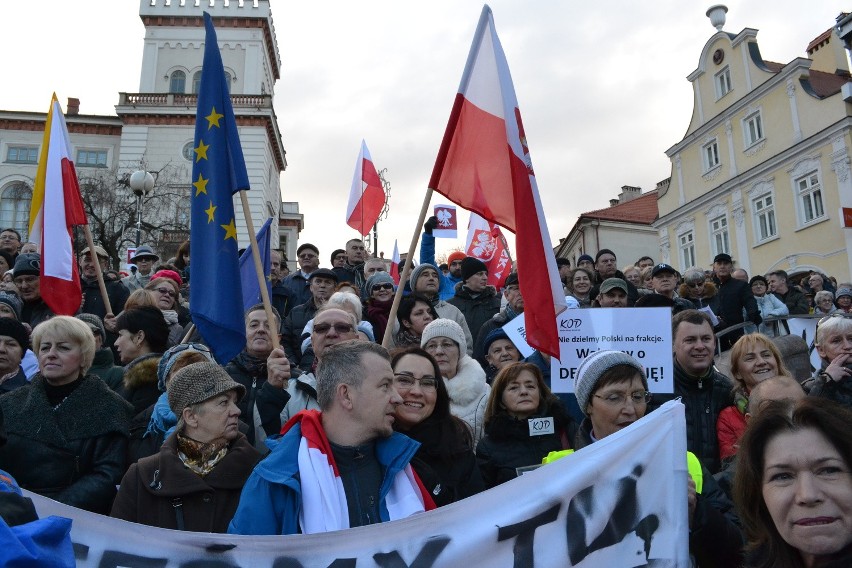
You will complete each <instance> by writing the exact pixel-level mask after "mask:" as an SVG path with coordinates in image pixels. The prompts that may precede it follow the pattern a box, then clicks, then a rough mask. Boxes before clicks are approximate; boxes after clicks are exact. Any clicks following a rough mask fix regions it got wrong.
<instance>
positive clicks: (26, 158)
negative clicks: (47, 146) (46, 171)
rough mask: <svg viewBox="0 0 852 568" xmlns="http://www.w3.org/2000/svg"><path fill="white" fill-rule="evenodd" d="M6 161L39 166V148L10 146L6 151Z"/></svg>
mask: <svg viewBox="0 0 852 568" xmlns="http://www.w3.org/2000/svg"><path fill="white" fill-rule="evenodd" d="M6 161H7V162H12V163H15V164H37V163H38V147H36V146H9V148H8V149H7V150H6Z"/></svg>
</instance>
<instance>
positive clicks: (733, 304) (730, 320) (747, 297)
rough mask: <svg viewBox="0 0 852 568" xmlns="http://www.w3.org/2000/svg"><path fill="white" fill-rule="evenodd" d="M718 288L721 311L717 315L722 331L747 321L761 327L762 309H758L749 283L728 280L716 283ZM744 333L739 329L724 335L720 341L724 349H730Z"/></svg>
mask: <svg viewBox="0 0 852 568" xmlns="http://www.w3.org/2000/svg"><path fill="white" fill-rule="evenodd" d="M716 286H717V287H718V290H719V291H718V293H717V294H716V298H718V309H719V311H718V312H716V315H717V316H718V317H719V319H720V320H721V321H720V322H719V328H720V329H724V328H726V327H730V326H732V325H737V324H738V323H743V322H744V321H746V319H748V321H750V322H752V323H753V324H754V325H760V324H761V323H762V322H763V318H762V317H760V309H759V308H758V307H757V301H756V300H755V299H754V295H753V294H752V293H751V286H749V284H748V282H744V281H742V280H737V279H736V278H728V279H727V280H726V281H725V282H719V281H716ZM743 310H745V314H746V318H745V319H744V318H743ZM744 333H745V331H744V330H742V329H739V330H736V331H732V332H730V333H727V334H725V335H723V336H722V338H721V339H720V342H721V345H722V349H723V350H726V349H730V347H731V346H732V345H733V344H734V343H736V341H737V339H739V338H740V337H742V336H743V334H744Z"/></svg>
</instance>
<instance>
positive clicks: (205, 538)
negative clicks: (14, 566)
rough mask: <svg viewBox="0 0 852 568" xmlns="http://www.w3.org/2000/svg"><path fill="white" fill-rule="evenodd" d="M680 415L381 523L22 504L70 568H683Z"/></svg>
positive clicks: (670, 410) (664, 412)
mask: <svg viewBox="0 0 852 568" xmlns="http://www.w3.org/2000/svg"><path fill="white" fill-rule="evenodd" d="M686 486H687V464H686V434H685V423H684V418H683V405H682V404H681V403H679V402H677V401H670V402H668V403H666V404H665V405H663V406H662V407H661V408H660V409H659V410H657V411H655V412H652V413H651V414H649V415H648V416H646V417H645V418H643V419H641V420H639V421H637V422H636V423H634V424H632V425H630V426H629V427H627V428H625V429H623V430H621V431H619V432H616V433H614V434H611V435H610V436H607V437H606V438H604V439H602V440H600V441H598V442H595V443H594V444H592V445H590V446H588V447H586V448H583V449H582V450H579V451H577V452H575V453H573V454H572V455H569V456H567V457H565V458H563V459H560V460H557V461H555V462H553V463H549V464H547V465H545V466H542V467H540V468H538V469H536V470H535V471H531V472H529V473H526V474H525V475H523V476H522V477H520V478H518V479H514V480H512V481H509V482H507V483H504V484H502V485H500V486H498V487H495V488H494V489H490V490H488V491H485V492H483V493H479V494H478V495H474V496H472V497H468V498H467V499H464V500H462V501H459V502H457V503H454V504H452V505H448V506H446V507H441V508H440V509H436V510H434V511H429V512H428V513H421V514H417V515H414V516H411V517H408V518H407V519H402V520H399V521H393V522H391V523H385V524H382V525H371V526H366V527H360V528H354V529H348V530H344V531H338V532H333V533H323V534H313V535H292V536H235V535H223V534H207V533H192V532H179V531H173V530H168V529H159V528H153V527H147V526H143V525H138V524H135V523H129V522H126V521H120V520H117V519H111V518H109V517H105V516H103V515H97V514H94V513H89V512H87V511H83V510H81V509H77V508H74V507H69V506H67V505H62V504H60V503H57V502H56V501H52V500H50V499H47V498H45V497H40V496H38V495H35V494H32V493H27V496H29V497H32V499H33V501H34V503H35V506H36V509H37V511H38V513H39V515H40V516H41V517H46V516H48V515H57V516H61V517H68V518H71V519H73V524H72V528H71V539H72V541H73V542H74V552H75V555H76V560H77V566H81V567H86V566H92V567H95V566H96V567H99V568H107V567H109V568H114V567H118V566H148V567H157V568H177V567H189V566H222V567H231V566H245V567H248V566H251V567H252V568H273V567H285V566H286V567H288V568H302V567H304V568H308V567H312V568H329V567H334V568H357V567H359V566H377V567H384V568H392V567H398V566H399V567H401V566H412V567H414V566H417V567H420V568H427V567H435V568H440V567H458V566H515V567H519V568H520V567H524V568H526V567H546V568H549V567H554V568H555V567H559V568H562V567H565V566H575V567H580V568H596V567H600V566H689V555H688V542H689V522H688V519H687V502H686V499H687V487H686Z"/></svg>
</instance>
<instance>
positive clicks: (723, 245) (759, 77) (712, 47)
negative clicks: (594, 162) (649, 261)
mask: <svg viewBox="0 0 852 568" xmlns="http://www.w3.org/2000/svg"><path fill="white" fill-rule="evenodd" d="M708 15H710V13H709V11H708ZM723 23H724V22H722V24H723ZM714 25H716V27H717V30H718V31H717V33H716V34H715V35H713V36H712V37H711V38H710V39H709V40H708V41H707V43H706V44H705V45H704V48H703V49H702V51H701V55H700V58H699V62H698V68H697V69H696V70H695V71H693V72H692V73H691V74H690V75H689V76H688V77H687V78H688V80H689V81H690V82H691V83H692V86H693V92H694V97H695V98H694V101H695V102H694V108H693V113H692V117H691V120H690V123H689V128H688V129H687V132H686V135H685V136H684V137H683V139H682V140H680V141H679V142H677V143H676V144H675V145H673V146H672V147H671V148H669V149H668V150H667V151H666V154H667V155H668V156H669V158H670V159H671V162H672V174H671V183H670V184H669V186H668V187H667V188H665V189H664V190H662V191H660V193H659V198H658V208H659V218H658V220H657V221H656V222H655V223H654V227H655V228H656V229H657V230H658V234H659V241H660V250H661V255H662V260H663V262H667V263H670V264H672V265H673V266H675V267H677V268H679V269H681V270H684V269H686V268H689V267H690V266H701V267H704V268H708V267H710V265H711V263H712V261H713V257H714V256H715V255H716V254H718V253H721V252H725V253H728V254H730V255H731V256H732V257H733V258H734V260H735V263H736V266H737V267H739V268H744V269H746V270H747V271H748V273H749V275H750V276H751V275H755V274H765V273H767V272H770V271H772V270H777V269H782V270H786V271H787V272H788V273H789V274H790V275H795V274H798V273H802V272H805V271H808V270H814V269H816V270H819V271H821V272H823V273H825V274H828V275H833V276H835V277H836V278H837V279H838V281H839V282H848V281H849V280H850V277H851V276H852V264H850V256H849V252H848V251H849V250H850V248H852V228H844V226H843V214H842V208H844V207H846V208H852V176H850V148H852V136H850V134H852V113H851V112H850V110H852V106H850V103H847V102H846V101H845V100H844V93H843V92H842V89H843V85H844V84H846V83H849V82H850V76H849V68H848V63H847V58H846V53H845V50H844V49H843V45H842V42H841V40H840V38H839V37H837V34H836V31H835V30H834V29H833V28H832V29H829V30H828V31H826V32H824V33H822V34H821V35H820V36H818V37H817V38H816V39H814V40H813V41H812V42H811V44H810V45H808V46H807V49H806V53H807V54H808V57H807V58H805V57H801V58H796V59H794V60H793V61H790V62H789V63H786V64H781V63H774V62H771V61H766V60H764V59H763V58H762V56H761V54H760V49H759V47H758V44H757V33H758V32H757V30H755V29H751V28H746V29H744V30H742V31H741V32H739V33H738V34H736V35H734V34H730V33H727V32H725V31H722V29H721V28H722V25H719V24H718V23H716V22H714ZM847 88H848V87H847Z"/></svg>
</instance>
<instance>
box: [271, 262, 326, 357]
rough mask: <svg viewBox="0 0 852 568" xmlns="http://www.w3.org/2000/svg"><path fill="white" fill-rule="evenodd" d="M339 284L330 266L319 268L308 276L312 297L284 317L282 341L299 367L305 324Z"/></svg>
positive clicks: (285, 349)
mask: <svg viewBox="0 0 852 568" xmlns="http://www.w3.org/2000/svg"><path fill="white" fill-rule="evenodd" d="M335 286H337V274H335V273H334V272H333V271H331V270H329V269H328V268H317V269H316V270H314V271H313V272H311V274H310V276H309V277H308V289H309V290H310V293H311V297H310V299H308V301H307V302H305V303H303V304H301V305H299V306H296V307H295V308H293V309H291V310H290V313H289V314H288V315H287V317H286V318H284V323H283V325H282V326H281V334H282V336H283V337H282V341H283V347H284V351H285V353H287V357H288V358H289V359H290V363H291V364H292V365H293V366H294V367H297V366H298V365H299V362H300V361H301V359H302V348H301V345H302V332H303V331H304V330H305V326H306V325H307V324H308V322H309V321H311V320H312V319H313V318H314V316H315V315H316V313H317V310H318V309H319V308H321V307H322V306H323V304H325V303H326V302H327V301H328V299H329V298H330V297H331V295H332V294H333V293H334V287H335Z"/></svg>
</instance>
